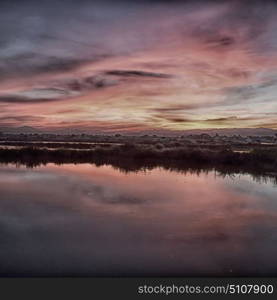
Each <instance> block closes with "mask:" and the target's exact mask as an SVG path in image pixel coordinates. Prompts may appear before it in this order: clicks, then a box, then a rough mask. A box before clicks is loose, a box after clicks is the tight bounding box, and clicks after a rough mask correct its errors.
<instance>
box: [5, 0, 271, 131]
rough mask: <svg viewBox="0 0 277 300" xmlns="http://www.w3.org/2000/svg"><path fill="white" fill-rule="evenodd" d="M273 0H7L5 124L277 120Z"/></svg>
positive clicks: (166, 125)
mask: <svg viewBox="0 0 277 300" xmlns="http://www.w3.org/2000/svg"><path fill="white" fill-rule="evenodd" d="M276 13H277V4H275V3H274V2H273V1H267V0H264V1H255V0H254V1H236V0H233V1H232V0H230V1H189V0H187V1H185V0H184V1H181V0H179V1H178V0H173V1H165V0H148V1H147V0H140V1H134V0H129V1H127V0H125V1H124V0H121V1H120V0H117V1H116V0H114V1H108V0H102V1H88V0H87V1H86V0H79V1H73V0H71V1H70V0H64V1H58V0H56V1H55V0H52V1H31V0H30V1H27V0H21V1H19V0H11V1H5V0H4V1H1V4H0V126H1V127H19V126H32V127H35V128H39V129H53V130H54V129H62V128H69V129H79V130H83V131H97V132H119V131H127V132H139V131H144V130H161V129H164V130H188V129H207V128H260V127H262V128H272V129H277V101H276V97H277V96H276V92H277V51H276V50H277V33H276V32H277V19H276Z"/></svg>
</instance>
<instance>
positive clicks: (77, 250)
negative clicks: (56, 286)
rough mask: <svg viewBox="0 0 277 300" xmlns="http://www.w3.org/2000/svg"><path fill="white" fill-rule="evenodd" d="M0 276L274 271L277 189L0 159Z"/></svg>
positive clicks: (234, 180) (205, 176) (248, 182)
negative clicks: (2, 162)
mask: <svg viewBox="0 0 277 300" xmlns="http://www.w3.org/2000/svg"><path fill="white" fill-rule="evenodd" d="M0 243H1V247H0V275H2V276H4V275H5V276H6V275H9V276H18V275H19V276H28V275H32V276H36V275H47V276H49V275H58V276H62V275H63V276H70V275H71V276H88V275H89V276H122V275H123V276H137V275H143V276H145V275H150V276H151V275H159V276H172V275H176V276H200V275H204V276H209V275H211V276H212V275H217V276H226V275H227V276H236V275H255V276H262V275H268V276H269V275H277V255H276V253H277V186H276V185H274V183H273V182H271V181H270V180H269V181H261V182H257V181H255V180H253V179H252V177H251V176H250V175H234V176H231V177H230V176H229V177H221V176H219V175H218V174H217V173H215V172H208V173H200V174H193V173H178V172H172V171H167V170H164V169H162V168H156V169H153V170H151V171H141V172H137V173H124V172H120V171H119V170H116V169H114V168H113V167H112V166H101V167H96V166H95V165H90V164H79V165H74V164H67V165H60V166H58V165H54V164H48V165H47V166H43V167H37V168H34V169H27V168H25V167H23V166H21V167H16V166H15V165H1V166H0Z"/></svg>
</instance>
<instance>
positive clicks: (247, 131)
mask: <svg viewBox="0 0 277 300" xmlns="http://www.w3.org/2000/svg"><path fill="white" fill-rule="evenodd" d="M0 132H2V133H11V134H19V133H23V134H36V133H37V134H42V133H54V134H82V133H86V134H105V135H108V134H115V133H121V134H129V135H130V134H132V135H142V134H148V135H154V134H156V135H166V136H176V135H190V134H203V133H207V134H210V135H216V134H219V135H226V136H231V135H241V136H248V135H258V136H266V135H276V134H277V130H275V129H270V128H223V129H191V130H183V131H181V130H180V131H176V130H175V131H172V130H166V129H161V130H146V131H139V132H138V131H136V132H132V133H131V132H130V131H122V132H113V131H110V132H99V131H94V130H92V129H91V130H89V129H86V130H81V129H78V128H61V129H51V130H49V129H45V128H34V127H31V126H21V127H0Z"/></svg>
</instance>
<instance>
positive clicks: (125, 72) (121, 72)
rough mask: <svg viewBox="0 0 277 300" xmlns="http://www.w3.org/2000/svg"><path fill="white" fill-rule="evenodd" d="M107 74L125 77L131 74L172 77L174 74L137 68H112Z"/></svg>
mask: <svg viewBox="0 0 277 300" xmlns="http://www.w3.org/2000/svg"><path fill="white" fill-rule="evenodd" d="M106 75H114V76H123V77H129V76H138V77H155V78H170V77H172V75H169V74H163V73H154V72H146V71H137V70H111V71H106Z"/></svg>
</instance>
